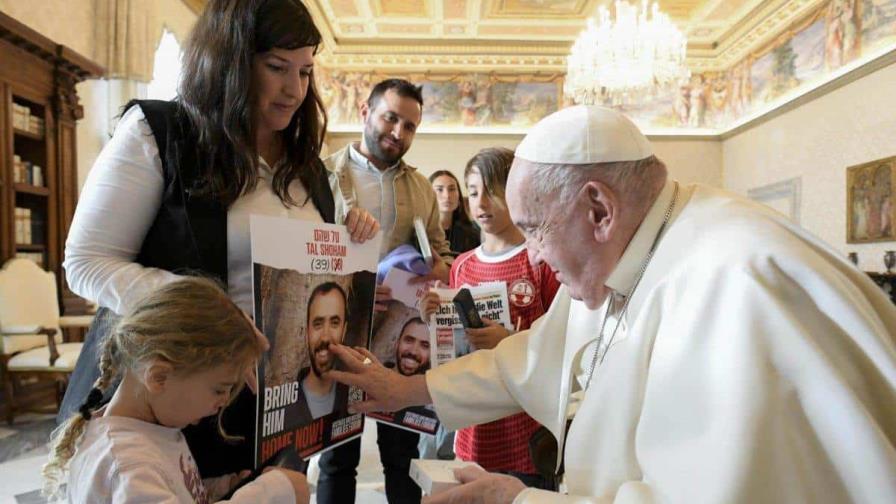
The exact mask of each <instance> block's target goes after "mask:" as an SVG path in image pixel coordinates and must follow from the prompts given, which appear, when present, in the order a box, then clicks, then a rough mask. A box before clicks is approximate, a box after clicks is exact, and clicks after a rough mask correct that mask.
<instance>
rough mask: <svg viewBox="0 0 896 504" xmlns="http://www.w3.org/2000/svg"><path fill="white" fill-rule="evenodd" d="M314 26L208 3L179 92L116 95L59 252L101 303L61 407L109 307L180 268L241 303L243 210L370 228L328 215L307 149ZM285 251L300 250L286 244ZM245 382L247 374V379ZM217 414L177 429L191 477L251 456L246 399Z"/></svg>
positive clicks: (357, 219) (70, 402) (248, 270)
mask: <svg viewBox="0 0 896 504" xmlns="http://www.w3.org/2000/svg"><path fill="white" fill-rule="evenodd" d="M320 43H321V35H320V32H319V31H318V30H317V28H316V27H315V26H314V23H313V21H312V18H311V15H310V14H309V12H308V10H307V9H306V8H305V7H304V5H303V4H302V2H301V1H300V0H251V1H240V2H234V1H228V0H210V1H209V2H208V4H207V5H206V8H205V10H204V11H203V13H202V14H201V15H200V17H199V19H198V20H197V22H196V24H195V26H194V28H193V31H192V33H191V36H190V39H189V41H188V43H187V47H186V51H185V53H184V62H183V63H184V69H183V78H182V80H181V84H180V89H179V96H178V98H177V99H175V100H173V101H170V102H163V101H154V100H144V101H134V102H131V103H129V104H128V106H127V107H126V109H125V112H124V113H123V115H122V117H121V121H120V122H119V124H118V126H117V128H116V131H115V134H114V136H113V137H112V139H111V140H110V141H109V143H108V144H107V145H106V146H105V148H104V149H103V151H102V152H101V153H100V155H99V157H98V158H97V161H96V163H95V164H94V166H93V169H92V170H91V171H90V176H89V177H88V180H87V182H86V183H85V186H84V189H83V190H82V193H81V198H80V202H79V204H78V208H77V210H76V212H75V216H74V220H73V222H72V225H71V230H70V232H69V236H68V241H67V243H66V251H65V263H64V266H65V270H66V274H67V280H68V283H69V285H70V287H71V289H72V291H74V292H75V293H77V294H78V295H80V296H83V297H85V298H87V299H91V300H94V301H96V302H97V303H98V304H99V306H100V307H101V309H100V311H99V312H98V314H97V317H96V321H95V323H94V324H93V326H92V327H91V330H90V332H89V333H88V335H87V338H86V341H85V348H84V351H83V352H82V354H81V358H80V360H79V361H78V363H77V366H76V368H75V372H74V374H73V376H72V381H71V384H70V385H69V388H68V391H67V393H66V396H65V400H64V402H63V406H62V408H61V411H60V418H66V417H68V416H69V415H70V414H71V413H72V412H73V411H74V410H76V409H77V408H78V407H80V406H81V404H82V403H83V402H84V399H85V397H86V396H87V392H88V391H89V390H90V387H91V384H92V383H93V382H94V380H95V379H96V376H97V363H96V354H97V352H96V348H97V346H98V343H99V341H100V340H102V339H103V337H104V335H105V334H106V333H107V332H108V330H109V327H110V326H111V324H112V322H113V320H114V319H115V318H116V317H117V315H116V314H122V313H126V312H128V311H129V310H130V309H131V307H132V306H134V304H135V303H136V301H137V300H139V299H140V298H142V297H143V296H144V295H145V294H146V293H149V292H152V291H154V290H155V289H157V288H158V287H159V286H161V285H164V284H167V283H169V282H171V281H174V280H176V279H178V278H180V277H181V275H183V274H185V272H198V273H200V274H203V275H206V276H211V277H214V278H217V279H219V280H220V281H221V282H222V283H224V284H225V285H226V287H227V292H228V295H229V296H230V298H231V299H233V301H234V302H235V303H236V304H237V305H238V306H239V307H240V308H242V309H243V310H244V311H246V312H247V313H251V312H252V281H251V277H252V263H251V259H250V239H249V238H250V237H249V216H250V215H251V214H260V215H276V216H281V217H287V218H290V219H302V220H308V221H314V222H329V223H337V224H339V223H343V222H345V224H346V225H347V226H348V230H349V232H350V233H351V236H352V238H353V239H354V240H359V241H363V240H365V239H367V238H369V237H371V236H373V235H374V234H376V232H377V230H378V227H379V225H378V224H377V222H376V221H375V220H374V219H373V218H372V217H371V216H370V215H369V214H368V213H366V212H364V211H362V210H358V209H353V210H352V211H351V212H349V213H348V214H347V215H345V216H343V215H334V214H335V210H334V208H335V207H334V203H333V195H332V193H331V191H330V188H329V185H328V183H327V178H326V174H325V171H324V168H323V166H322V164H321V162H320V160H319V158H318V156H319V154H320V150H321V145H322V143H323V138H324V134H325V130H326V116H325V114H324V110H323V107H322V105H321V101H320V98H319V96H318V93H317V90H316V89H315V86H314V78H313V76H314V73H313V71H314V55H315V53H316V52H317V49H318V46H319V45H320ZM294 253H295V254H303V253H304V251H302V250H295V251H294ZM247 382H248V384H249V385H250V387H254V386H255V380H254V377H247ZM222 422H223V424H224V426H225V428H226V430H227V432H229V433H231V434H238V435H241V436H243V441H241V442H238V443H236V444H232V443H225V441H224V439H223V438H222V437H221V435H220V434H219V433H218V421H217V419H216V418H215V417H210V418H207V419H205V420H204V421H203V422H201V423H200V424H199V425H198V426H195V427H190V428H187V429H185V430H184V434H185V436H186V438H187V442H188V443H189V445H190V448H191V450H192V452H193V453H194V455H195V457H196V462H197V464H198V467H199V470H200V473H201V475H202V477H209V476H216V475H221V474H227V473H232V472H235V471H239V470H240V469H245V468H247V467H249V466H250V465H251V463H252V447H253V436H254V424H255V396H254V393H252V392H250V391H245V392H244V393H243V394H242V395H241V396H240V397H239V398H237V399H236V401H235V403H234V404H233V405H232V406H231V407H230V408H228V410H227V411H226V412H225V414H224V415H223V417H222Z"/></svg>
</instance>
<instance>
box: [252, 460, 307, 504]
mask: <svg viewBox="0 0 896 504" xmlns="http://www.w3.org/2000/svg"><path fill="white" fill-rule="evenodd" d="M268 471H280V472H282V473H283V474H284V475H286V477H287V478H289V482H290V483H292V489H293V491H294V492H295V493H296V504H308V501H310V500H311V491H310V490H308V478H306V477H305V475H304V474H302V473H300V472H298V471H293V470H290V469H284V468H282V467H269V468H267V469H265V470H264V472H268Z"/></svg>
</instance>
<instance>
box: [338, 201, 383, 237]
mask: <svg viewBox="0 0 896 504" xmlns="http://www.w3.org/2000/svg"><path fill="white" fill-rule="evenodd" d="M345 227H346V228H347V229H348V233H349V234H350V235H351V237H352V241H353V242H357V243H364V242H365V241H367V240H369V239H371V238H373V237H374V235H376V233H377V232H378V231H379V230H380V223H379V222H377V221H376V219H374V218H373V215H370V212H368V211H367V210H364V209H363V208H358V207H355V208H352V209H350V210H349V211H348V213H346V214H345Z"/></svg>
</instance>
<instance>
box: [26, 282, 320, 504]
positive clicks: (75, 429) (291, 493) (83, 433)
mask: <svg viewBox="0 0 896 504" xmlns="http://www.w3.org/2000/svg"><path fill="white" fill-rule="evenodd" d="M261 351H262V348H261V342H260V340H259V339H258V338H257V337H256V334H255V328H254V326H253V325H252V323H251V322H250V321H249V320H248V319H247V318H246V316H245V315H244V314H243V312H242V310H240V309H239V308H238V307H237V306H236V304H234V302H233V301H231V300H230V298H229V297H228V296H227V294H226V293H224V291H223V290H221V289H220V288H219V287H218V286H217V284H215V283H214V282H213V281H212V280H208V279H202V278H195V277H192V278H191V277H185V278H184V279H182V280H177V281H175V282H172V283H169V284H167V285H165V286H163V287H160V288H158V289H156V291H155V292H154V293H152V294H150V295H149V296H147V297H146V298H144V299H143V301H142V302H140V303H139V304H138V305H137V306H136V307H135V308H134V310H133V311H132V312H131V313H130V314H129V315H128V316H126V317H124V318H123V319H122V320H121V321H120V322H119V323H118V324H117V325H116V326H115V328H114V329H113V330H112V332H111V333H110V334H109V336H108V337H107V339H106V340H105V341H104V343H103V346H102V351H101V355H100V377H99V379H97V381H96V383H95V384H94V388H93V390H91V392H90V394H89V396H88V398H87V400H86V401H85V403H84V405H83V406H82V407H81V408H80V411H79V413H77V414H75V415H73V416H72V417H71V418H70V419H69V420H68V421H67V422H65V423H64V424H63V425H62V426H61V427H60V428H59V429H58V430H57V432H56V433H55V436H54V439H53V446H52V448H51V451H50V460H49V462H48V463H47V464H46V465H45V466H44V471H43V472H44V478H45V488H44V490H45V493H47V494H50V495H56V494H58V493H59V490H60V485H61V483H63V480H65V481H66V482H67V484H68V485H67V489H66V496H67V500H68V502H72V503H82V502H99V501H103V502H114V503H128V502H153V503H162V502H164V503H182V502H183V503H186V502H189V503H193V502H195V503H200V504H206V503H209V502H215V501H216V499H215V497H216V496H221V495H224V494H226V493H227V492H228V491H229V490H230V488H231V487H232V486H233V485H234V484H235V483H236V482H237V481H238V480H239V479H240V477H245V475H246V474H245V473H243V474H240V475H237V474H232V475H227V476H222V477H219V478H210V479H207V480H202V479H200V476H199V471H198V469H197V467H196V464H195V462H194V459H193V455H192V454H191V453H190V449H189V447H188V446H187V443H186V441H185V440H184V436H183V435H182V434H181V431H180V430H181V429H182V428H184V427H186V426H187V425H190V424H196V423H197V422H199V420H200V419H202V418H204V417H208V416H212V415H218V416H219V418H220V414H221V412H222V410H223V408H225V407H226V406H227V404H228V403H229V402H230V401H231V400H232V398H233V397H235V396H236V394H237V392H238V391H239V389H240V388H241V382H242V381H243V376H244V373H245V371H246V369H248V368H249V367H250V366H253V365H254V364H255V361H256V359H257V358H258V356H259V355H260V354H261ZM119 376H120V377H121V384H120V385H119V386H118V389H117V390H116V391H115V394H114V395H113V396H112V399H111V401H110V402H109V403H108V404H107V405H105V406H104V407H100V402H101V401H102V397H103V393H104V392H105V390H106V389H107V388H108V387H110V386H111V385H112V384H113V383H114V382H115V379H116V378H117V377H119ZM219 428H220V424H219ZM222 435H223V436H225V437H226V433H223V432H222ZM66 473H67V478H66ZM228 502H234V503H236V502H252V503H255V502H269V503H284V504H285V503H290V504H292V503H294V502H298V503H302V504H304V503H307V502H308V485H307V482H306V480H305V476H304V475H303V474H301V473H299V472H295V471H288V470H283V469H274V470H271V471H269V472H266V473H264V474H263V475H261V476H260V477H259V478H258V479H256V480H255V481H254V482H252V483H249V484H247V485H245V486H243V487H242V488H240V489H239V490H238V491H237V492H236V493H235V494H234V496H233V497H232V499H231V500H230V501H228Z"/></svg>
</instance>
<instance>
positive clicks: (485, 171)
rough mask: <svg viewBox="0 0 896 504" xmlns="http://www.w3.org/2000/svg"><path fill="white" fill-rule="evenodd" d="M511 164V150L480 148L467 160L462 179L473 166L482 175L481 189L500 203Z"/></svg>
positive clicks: (468, 173) (502, 199)
mask: <svg viewBox="0 0 896 504" xmlns="http://www.w3.org/2000/svg"><path fill="white" fill-rule="evenodd" d="M512 164H513V151H512V150H510V149H506V148H504V147H490V148H488V149H482V150H481V151H479V152H477V153H476V155H475V156H473V157H472V158H470V160H469V161H467V167H466V169H465V170H464V179H466V178H467V177H469V176H470V173H471V172H472V171H473V168H476V169H477V170H478V171H479V175H480V176H481V177H482V189H483V191H484V192H485V193H486V194H488V195H489V196H490V197H492V198H493V199H497V200H498V203H499V204H502V203H503V202H504V201H505V199H504V188H505V187H506V186H507V175H508V174H510V166H511V165H512Z"/></svg>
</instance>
